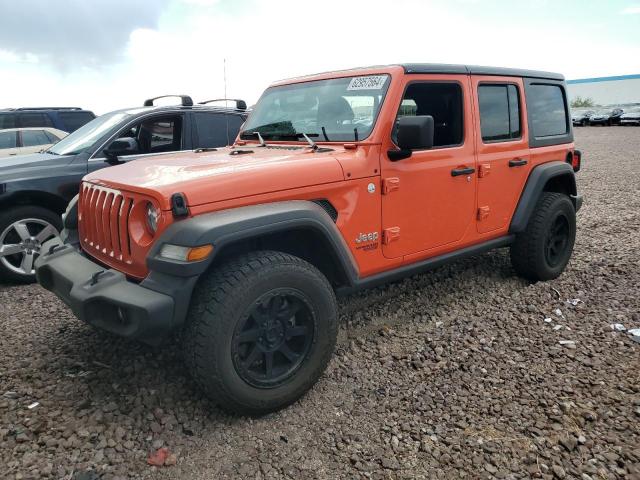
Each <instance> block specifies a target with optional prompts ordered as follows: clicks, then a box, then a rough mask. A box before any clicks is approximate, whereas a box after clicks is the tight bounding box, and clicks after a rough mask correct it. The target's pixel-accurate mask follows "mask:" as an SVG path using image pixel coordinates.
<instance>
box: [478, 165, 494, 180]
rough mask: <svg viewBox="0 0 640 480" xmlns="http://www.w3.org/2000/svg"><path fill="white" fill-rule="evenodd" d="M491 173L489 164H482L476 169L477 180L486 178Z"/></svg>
mask: <svg viewBox="0 0 640 480" xmlns="http://www.w3.org/2000/svg"><path fill="white" fill-rule="evenodd" d="M490 173H491V164H490V163H483V164H481V165H480V167H478V178H483V177H486V176H487V175H489V174H490Z"/></svg>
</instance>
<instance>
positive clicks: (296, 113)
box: [240, 75, 390, 142]
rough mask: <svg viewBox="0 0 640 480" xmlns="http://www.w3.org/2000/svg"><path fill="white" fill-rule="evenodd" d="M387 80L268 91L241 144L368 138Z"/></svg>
mask: <svg viewBox="0 0 640 480" xmlns="http://www.w3.org/2000/svg"><path fill="white" fill-rule="evenodd" d="M389 83H390V82H389V75H367V76H361V77H347V78H334V79H331V80H317V81H313V82H305V83H296V84H292V85H283V86H281V87H272V88H269V89H267V91H265V93H264V94H263V95H262V97H261V98H260V100H259V101H258V104H257V105H256V107H255V109H254V110H253V112H252V113H251V115H250V116H249V119H248V120H247V123H246V124H245V127H244V130H243V131H242V132H241V134H240V138H242V139H247V140H248V139H255V138H256V134H255V133H254V132H259V133H260V135H262V137H263V138H264V139H265V140H299V139H302V140H301V141H306V140H304V138H303V137H302V134H303V133H304V134H306V135H308V136H309V137H313V138H314V139H316V140H317V141H325V142H328V141H331V142H341V141H350V142H353V141H357V140H364V139H365V138H367V137H368V136H369V135H370V134H371V130H373V126H374V124H375V121H376V118H377V116H378V112H379V111H380V106H381V105H382V101H383V100H384V96H385V94H386V92H387V88H388V87H389Z"/></svg>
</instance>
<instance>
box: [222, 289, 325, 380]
mask: <svg viewBox="0 0 640 480" xmlns="http://www.w3.org/2000/svg"><path fill="white" fill-rule="evenodd" d="M315 330H316V319H315V315H314V312H313V309H312V307H311V305H310V303H309V301H308V299H307V298H306V297H305V295H304V294H303V293H302V292H300V291H299V290H296V289H290V288H280V289H277V290H273V291H271V292H267V293H266V294H264V295H263V296H261V297H260V298H259V299H258V300H257V301H256V302H255V303H254V304H253V305H252V306H251V307H250V309H249V312H248V314H247V315H246V316H245V318H244V319H243V320H241V321H240V322H239V323H238V326H237V328H236V330H235V332H234V335H233V339H232V342H231V355H232V358H233V364H234V367H235V369H236V372H237V373H238V375H239V376H240V378H242V379H243V380H244V381H245V382H247V383H248V384H249V385H252V386H254V387H258V388H274V387H277V386H279V385H281V384H282V383H283V382H284V381H286V380H287V379H288V378H289V377H291V376H292V375H294V374H295V372H296V371H297V370H298V369H299V368H300V365H302V362H303V361H304V359H305V358H306V356H307V355H308V353H309V351H310V349H311V345H312V343H313V338H314V335H315Z"/></svg>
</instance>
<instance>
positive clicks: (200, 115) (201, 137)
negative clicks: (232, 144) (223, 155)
mask: <svg viewBox="0 0 640 480" xmlns="http://www.w3.org/2000/svg"><path fill="white" fill-rule="evenodd" d="M230 117H231V116H230V115H229V116H228V118H229V124H228V127H229V137H231V136H232V133H231V118H230ZM193 118H194V119H195V123H196V132H197V133H198V144H197V145H194V147H195V148H217V147H225V146H227V145H228V144H229V139H228V138H227V119H226V118H225V115H224V114H222V113H210V112H209V113H205V112H196V113H194V114H193ZM236 133H237V132H236Z"/></svg>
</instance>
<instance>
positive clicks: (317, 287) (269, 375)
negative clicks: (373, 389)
mask: <svg viewBox="0 0 640 480" xmlns="http://www.w3.org/2000/svg"><path fill="white" fill-rule="evenodd" d="M336 338H337V307H336V300H335V296H334V293H333V290H332V288H331V285H330V284H329V282H328V281H327V279H326V278H325V277H324V276H323V275H322V273H320V272H319V271H318V270H317V269H316V268H315V267H313V266H312V265H310V264H309V263H307V262H305V261H304V260H302V259H300V258H297V257H294V256H291V255H288V254H284V253H280V252H272V251H261V252H254V253H250V254H246V255H242V256H240V257H237V258H236V259H233V260H231V261H229V262H227V263H226V264H223V265H221V266H220V267H218V268H216V269H214V270H212V271H211V272H209V273H207V274H206V276H204V277H203V278H202V279H201V281H200V283H199V284H198V286H197V287H196V290H195V292H194V295H193V299H192V304H191V307H190V310H189V314H188V318H187V325H186V328H185V332H184V338H183V341H184V350H185V358H186V360H187V364H188V366H189V370H190V371H191V374H192V376H193V378H194V379H195V380H196V382H197V383H198V384H199V385H200V386H201V388H202V389H203V390H204V392H205V393H206V394H207V395H208V396H209V397H210V398H211V399H212V400H213V401H215V402H216V403H217V404H219V405H220V406H221V407H222V408H224V409H226V410H231V411H234V412H237V413H241V414H247V415H261V414H265V413H268V412H271V411H274V410H278V409H281V408H283V407H286V406H287V405H289V404H291V403H293V402H295V401H296V400H297V399H298V398H300V397H301V396H302V395H304V393H305V392H306V391H307V390H308V389H309V388H311V387H312V386H313V385H314V384H315V383H316V381H317V380H318V378H319V377H320V376H321V375H322V372H323V371H324V369H325V368H326V366H327V364H328V363H329V360H330V359H331V355H332V353H333V350H334V347H335V343H336Z"/></svg>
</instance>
